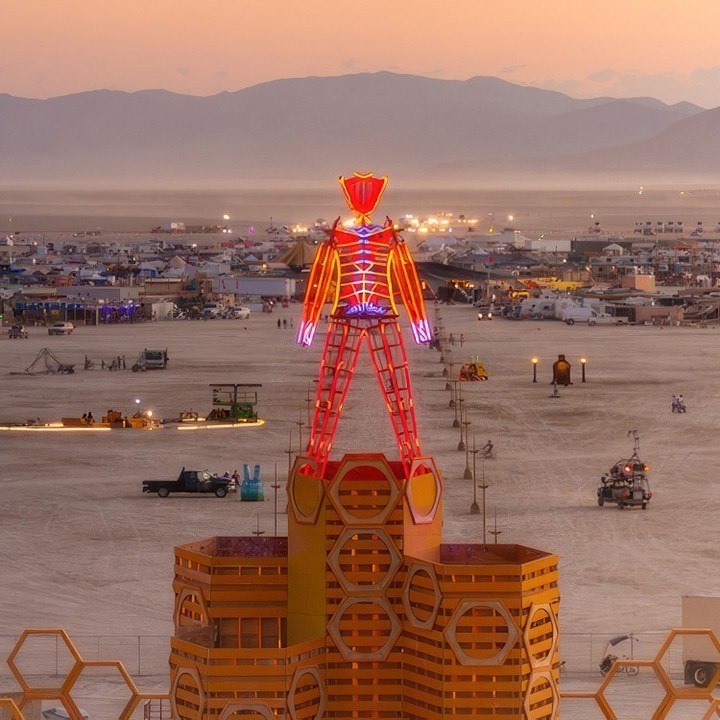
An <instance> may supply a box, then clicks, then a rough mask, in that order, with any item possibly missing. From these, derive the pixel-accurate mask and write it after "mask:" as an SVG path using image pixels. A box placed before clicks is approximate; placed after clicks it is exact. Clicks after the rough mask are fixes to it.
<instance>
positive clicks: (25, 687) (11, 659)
mask: <svg viewBox="0 0 720 720" xmlns="http://www.w3.org/2000/svg"><path fill="white" fill-rule="evenodd" d="M36 635H50V636H55V637H59V638H60V639H61V640H62V641H63V643H64V644H65V647H66V648H67V649H68V652H69V653H70V655H71V656H72V657H73V659H74V660H75V662H74V664H73V666H72V668H71V669H70V671H69V672H68V674H67V675H66V676H65V680H63V682H62V683H61V684H60V687H59V688H57V687H53V688H42V687H32V686H31V685H30V684H29V683H28V682H27V681H26V680H25V677H24V676H23V674H22V672H21V671H20V668H18V666H17V665H16V663H15V659H16V658H17V656H18V654H19V653H20V651H21V650H22V646H23V645H24V644H25V641H26V640H27V639H28V638H29V637H31V636H36ZM82 662H83V659H82V657H81V656H80V653H79V651H78V649H77V648H76V647H75V645H74V644H73V641H72V640H71V639H70V637H69V635H68V634H67V633H66V632H65V631H64V630H62V629H61V628H52V629H47V630H46V629H27V630H23V632H22V634H21V635H20V637H19V638H18V641H17V642H16V643H15V647H13V649H12V651H11V652H10V655H8V659H7V664H8V667H9V668H10V671H11V672H12V674H13V675H14V676H15V679H16V680H17V681H18V684H19V685H20V687H21V688H22V691H23V699H22V701H21V703H20V708H21V709H22V707H23V705H24V704H25V702H26V701H27V700H58V699H61V697H60V695H61V694H62V692H63V689H64V688H65V687H66V685H67V682H68V679H69V678H70V677H72V675H73V674H74V673H78V672H79V670H80V667H81V665H82ZM71 702H72V701H71ZM66 709H67V708H66ZM68 712H69V711H68Z"/></svg>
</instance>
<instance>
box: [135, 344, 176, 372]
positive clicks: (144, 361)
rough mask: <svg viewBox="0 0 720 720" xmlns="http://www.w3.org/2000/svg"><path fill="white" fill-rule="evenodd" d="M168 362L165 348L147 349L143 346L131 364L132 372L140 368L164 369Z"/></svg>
mask: <svg viewBox="0 0 720 720" xmlns="http://www.w3.org/2000/svg"><path fill="white" fill-rule="evenodd" d="M167 364H168V353H167V348H166V349H165V350H148V349H147V348H145V349H144V350H143V351H142V352H141V353H140V355H139V356H138V359H137V362H136V363H135V364H134V365H133V366H132V371H133V372H139V371H140V370H143V371H145V370H164V369H165V368H166V367H167Z"/></svg>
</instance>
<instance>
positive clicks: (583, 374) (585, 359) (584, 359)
mask: <svg viewBox="0 0 720 720" xmlns="http://www.w3.org/2000/svg"><path fill="white" fill-rule="evenodd" d="M586 365H587V358H584V357H581V358H580V367H581V368H582V381H583V382H585V366H586Z"/></svg>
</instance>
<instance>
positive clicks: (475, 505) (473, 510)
mask: <svg viewBox="0 0 720 720" xmlns="http://www.w3.org/2000/svg"><path fill="white" fill-rule="evenodd" d="M470 452H471V453H472V455H473V468H472V481H473V501H472V505H471V506H470V514H471V515H477V514H478V513H479V512H480V506H479V505H478V501H477V487H478V486H477V474H476V472H475V470H476V460H477V454H478V452H479V450H478V449H477V446H476V444H475V433H473V449H472V450H471V451H470Z"/></svg>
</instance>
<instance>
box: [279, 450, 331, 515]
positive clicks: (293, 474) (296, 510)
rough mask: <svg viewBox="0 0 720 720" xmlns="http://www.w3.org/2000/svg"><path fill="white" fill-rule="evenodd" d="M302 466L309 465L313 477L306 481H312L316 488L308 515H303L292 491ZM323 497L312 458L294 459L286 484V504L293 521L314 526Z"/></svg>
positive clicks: (322, 490) (320, 482)
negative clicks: (289, 508) (313, 502)
mask: <svg viewBox="0 0 720 720" xmlns="http://www.w3.org/2000/svg"><path fill="white" fill-rule="evenodd" d="M303 465H309V466H310V467H311V468H312V469H313V470H314V475H313V476H308V479H309V480H311V481H314V482H315V483H316V486H317V497H316V501H315V505H314V507H313V510H312V512H310V513H303V512H302V510H301V509H300V507H299V506H298V504H297V501H296V499H295V492H294V491H295V484H296V481H297V475H298V472H299V470H300V468H301V467H302V466H303ZM324 496H325V488H324V484H323V481H322V480H321V479H320V477H319V473H318V465H317V462H316V461H315V460H313V459H312V458H308V457H305V456H302V457H300V456H299V457H297V458H296V459H295V463H294V464H293V467H292V470H291V471H290V474H289V475H288V483H287V497H288V504H289V505H290V507H291V508H292V511H293V515H294V516H295V520H296V521H297V522H299V523H300V524H301V525H315V523H317V521H318V517H319V515H320V509H321V508H322V501H323V497H324Z"/></svg>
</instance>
